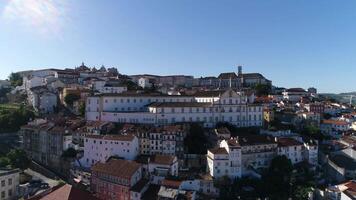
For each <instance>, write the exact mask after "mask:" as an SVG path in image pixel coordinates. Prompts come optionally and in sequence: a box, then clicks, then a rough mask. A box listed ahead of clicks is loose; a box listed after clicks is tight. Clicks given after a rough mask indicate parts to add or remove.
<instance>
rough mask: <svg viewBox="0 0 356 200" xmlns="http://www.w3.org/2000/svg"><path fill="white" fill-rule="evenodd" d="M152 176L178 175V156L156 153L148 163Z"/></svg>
mask: <svg viewBox="0 0 356 200" xmlns="http://www.w3.org/2000/svg"><path fill="white" fill-rule="evenodd" d="M148 172H149V174H150V176H159V177H167V176H178V159H177V157H176V156H169V155H154V156H151V157H150V161H149V163H148Z"/></svg>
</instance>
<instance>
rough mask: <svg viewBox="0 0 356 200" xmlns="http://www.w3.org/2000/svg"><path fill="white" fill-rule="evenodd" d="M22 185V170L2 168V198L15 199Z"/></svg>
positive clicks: (4, 199)
mask: <svg viewBox="0 0 356 200" xmlns="http://www.w3.org/2000/svg"><path fill="white" fill-rule="evenodd" d="M19 185H20V170H18V169H0V199H1V200H15V199H18V198H17V197H18V196H17V188H18V186H19Z"/></svg>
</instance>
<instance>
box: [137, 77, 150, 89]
mask: <svg viewBox="0 0 356 200" xmlns="http://www.w3.org/2000/svg"><path fill="white" fill-rule="evenodd" d="M138 85H139V86H140V87H142V88H151V87H152V83H151V82H150V79H149V78H147V77H141V78H139V79H138Z"/></svg>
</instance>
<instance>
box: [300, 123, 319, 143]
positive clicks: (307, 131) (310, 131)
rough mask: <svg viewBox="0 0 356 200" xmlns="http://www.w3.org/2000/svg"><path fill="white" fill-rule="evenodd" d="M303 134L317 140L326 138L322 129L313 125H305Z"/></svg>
mask: <svg viewBox="0 0 356 200" xmlns="http://www.w3.org/2000/svg"><path fill="white" fill-rule="evenodd" d="M301 134H302V135H304V136H307V137H309V138H312V139H315V140H323V139H324V138H325V137H324V135H323V134H322V133H321V131H320V129H319V128H318V127H316V126H313V125H308V126H305V127H304V129H303V130H302V132H301Z"/></svg>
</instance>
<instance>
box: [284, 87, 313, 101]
mask: <svg viewBox="0 0 356 200" xmlns="http://www.w3.org/2000/svg"><path fill="white" fill-rule="evenodd" d="M282 94H283V98H284V99H285V100H288V101H291V102H299V101H300V100H301V98H302V97H305V96H308V92H307V91H305V90H304V89H302V88H290V89H287V90H285V91H284V92H283V93H282Z"/></svg>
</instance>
